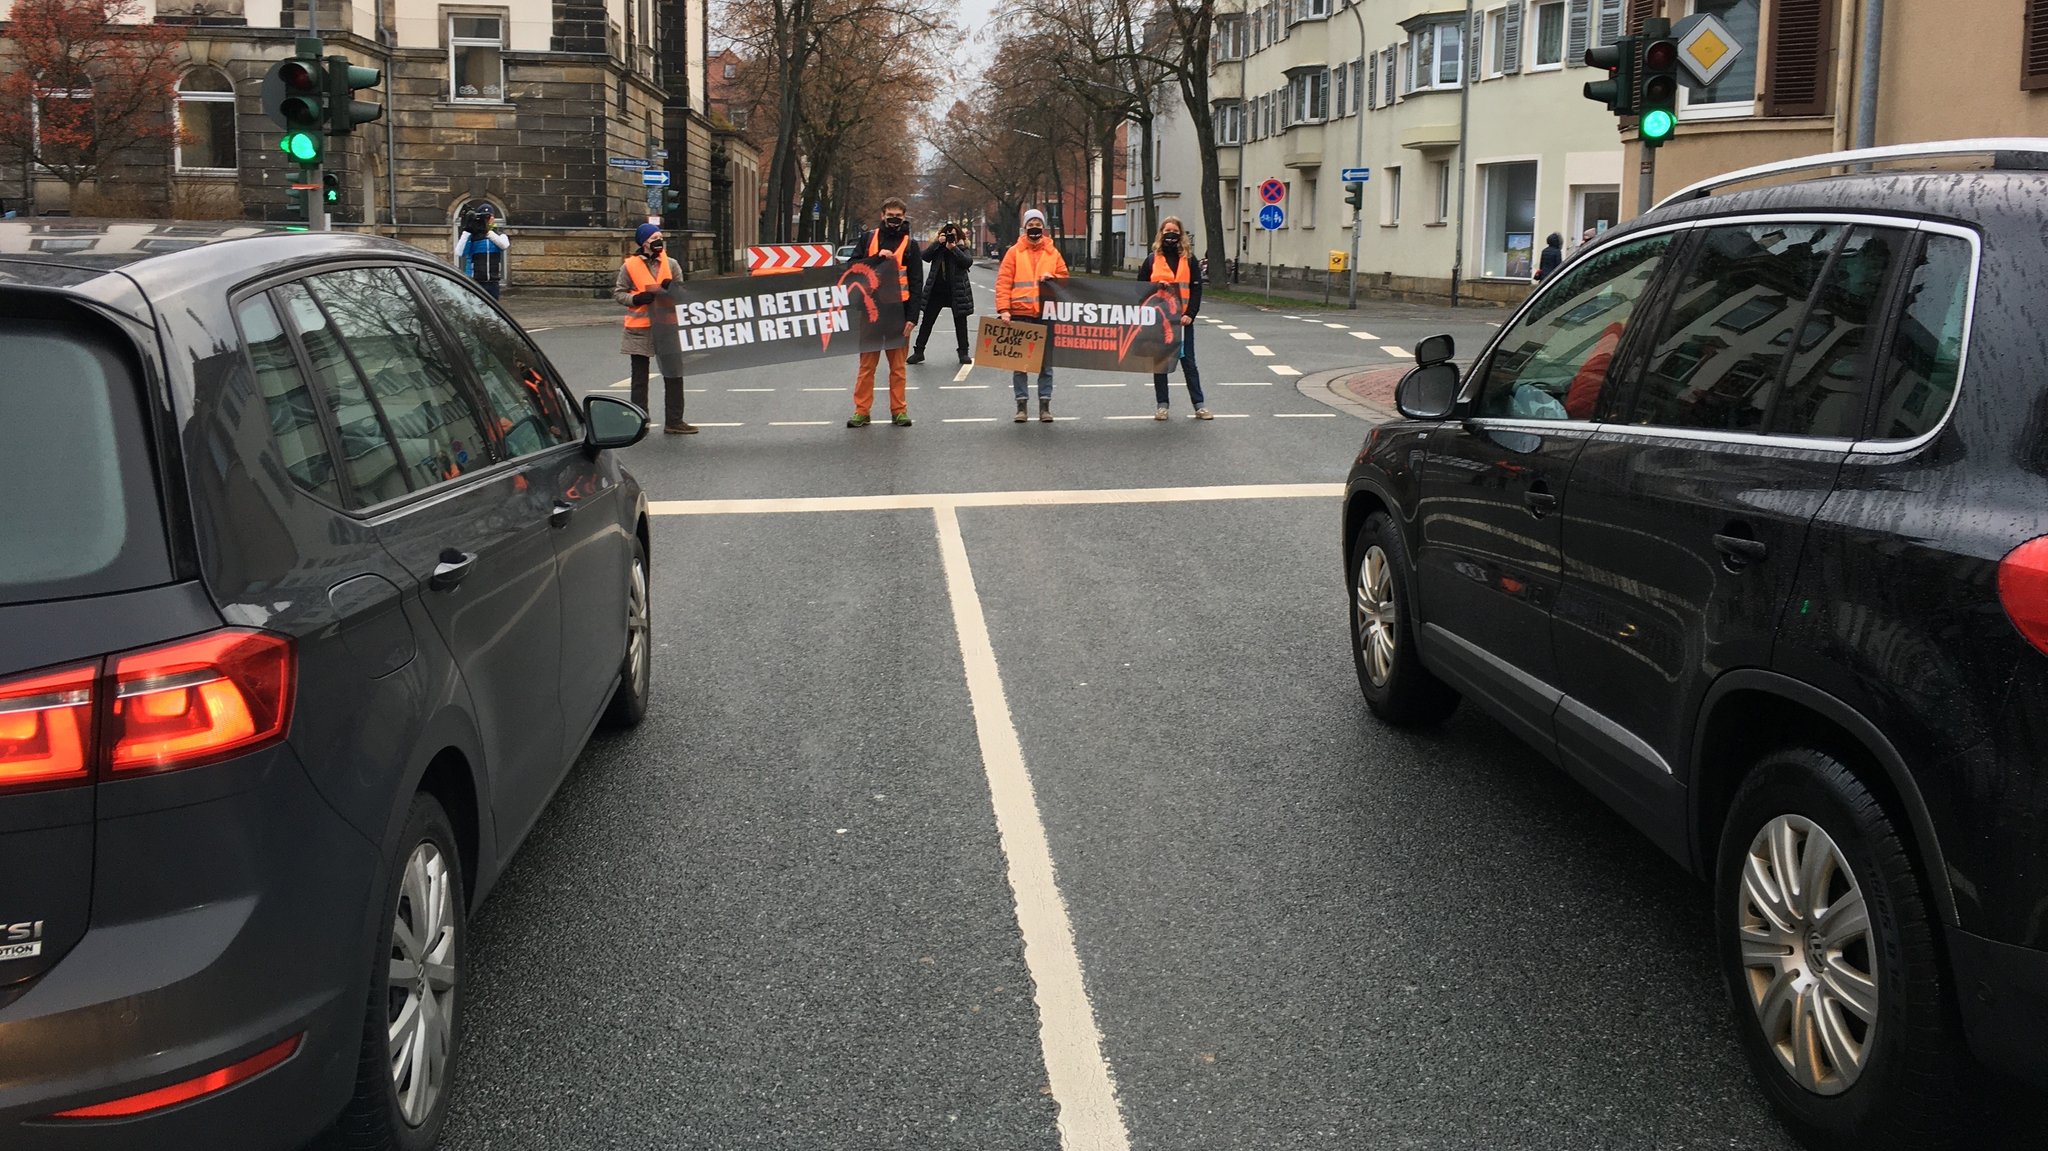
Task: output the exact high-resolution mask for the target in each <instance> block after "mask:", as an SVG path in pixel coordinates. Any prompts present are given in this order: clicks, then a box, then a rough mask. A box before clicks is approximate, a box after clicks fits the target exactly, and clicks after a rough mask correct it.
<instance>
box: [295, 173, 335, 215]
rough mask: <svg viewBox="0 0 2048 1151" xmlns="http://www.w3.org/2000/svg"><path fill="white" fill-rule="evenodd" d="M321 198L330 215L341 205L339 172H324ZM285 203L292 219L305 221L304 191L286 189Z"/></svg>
mask: <svg viewBox="0 0 2048 1151" xmlns="http://www.w3.org/2000/svg"><path fill="white" fill-rule="evenodd" d="M320 198H321V200H322V201H323V202H325V203H326V205H327V211H328V212H329V213H330V214H332V213H333V211H334V209H335V208H336V207H337V206H339V205H340V203H341V174H340V173H339V172H323V173H322V174H321V176H320ZM284 202H285V206H286V207H287V208H288V209H290V211H291V217H292V219H294V220H303V219H305V218H306V193H305V192H304V191H303V190H301V189H299V188H296V187H294V188H289V189H286V191H285V194H284Z"/></svg>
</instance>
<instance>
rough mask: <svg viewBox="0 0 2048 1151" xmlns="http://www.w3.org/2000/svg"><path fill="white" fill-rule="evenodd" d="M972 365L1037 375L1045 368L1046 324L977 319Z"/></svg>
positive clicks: (983, 317)
mask: <svg viewBox="0 0 2048 1151" xmlns="http://www.w3.org/2000/svg"><path fill="white" fill-rule="evenodd" d="M975 319H976V320H977V321H978V323H979V326H978V327H977V328H976V329H975V335H974V366H975V367H977V368H1001V369H1003V370H1004V371H1010V372H1026V373H1036V372H1037V371H1038V369H1039V368H1041V367H1043V366H1044V365H1045V344H1046V340H1045V325H1044V324H1034V323H1032V322H1030V321H1029V320H999V319H997V318H995V317H994V316H977V317H975Z"/></svg>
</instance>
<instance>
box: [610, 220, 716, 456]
mask: <svg viewBox="0 0 2048 1151" xmlns="http://www.w3.org/2000/svg"><path fill="white" fill-rule="evenodd" d="M633 243H634V245H635V251H634V252H633V254H632V255H630V256H627V257H626V262H625V263H624V264H622V265H620V267H619V274H618V275H617V276H616V277H614V278H613V280H612V299H614V300H617V301H618V302H619V304H620V305H621V306H622V307H624V308H625V309H626V322H625V335H624V336H623V338H622V339H621V340H620V345H619V350H620V351H622V352H624V353H625V354H626V356H627V357H628V358H629V359H630V360H631V362H632V365H633V372H632V383H633V402H634V403H635V404H637V405H638V406H639V408H640V410H641V411H643V412H647V413H648V414H650V415H652V414H653V412H652V409H651V408H650V407H649V406H648V396H647V366H648V365H647V361H648V360H649V359H650V358H653V359H658V360H660V361H661V365H660V366H661V384H662V415H663V417H664V422H663V423H662V426H661V430H662V431H664V432H667V433H668V434H670V435H678V436H688V435H695V434H696V432H697V429H696V427H695V426H694V425H692V424H690V423H689V422H687V421H685V420H684V419H683V346H682V341H681V339H680V337H679V336H678V335H677V332H676V299H675V285H676V281H677V280H678V279H680V278H682V274H683V270H682V268H681V267H680V266H679V265H677V263H676V262H675V261H674V260H672V259H670V258H669V256H668V253H667V248H668V245H667V243H666V241H665V240H664V239H663V238H662V234H661V228H660V227H659V226H657V225H654V224H642V225H640V227H639V228H637V229H635V230H634V232H633Z"/></svg>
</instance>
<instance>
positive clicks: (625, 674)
mask: <svg viewBox="0 0 2048 1151" xmlns="http://www.w3.org/2000/svg"><path fill="white" fill-rule="evenodd" d="M653 603H654V585H653V582H652V574H651V573H650V572H649V571H648V568H647V548H646V546H645V545H643V544H642V543H641V542H640V540H639V539H638V538H637V537H636V538H635V539H634V540H633V565H632V567H631V568H629V569H627V573H626V657H625V659H624V660H623V661H622V662H621V663H620V664H619V686H618V687H616V688H613V689H612V698H611V702H610V703H608V704H606V705H605V709H604V719H603V724H604V726H605V727H608V728H612V729H614V730H623V729H625V728H629V727H636V726H638V725H639V723H640V721H641V720H642V719H645V718H646V717H647V700H648V697H649V696H650V695H651V694H652V693H653V691H654V628H653V624H652V618H653V617H652V614H651V608H652V606H653Z"/></svg>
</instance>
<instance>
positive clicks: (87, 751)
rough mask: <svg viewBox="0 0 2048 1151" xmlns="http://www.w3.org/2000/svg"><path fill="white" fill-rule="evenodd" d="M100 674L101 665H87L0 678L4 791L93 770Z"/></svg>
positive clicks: (0, 776) (0, 761)
mask: <svg viewBox="0 0 2048 1151" xmlns="http://www.w3.org/2000/svg"><path fill="white" fill-rule="evenodd" d="M98 676H99V665H98V664H83V665H80V666H78V667H70V668H65V669H63V670H62V671H54V672H38V673H37V674H35V675H32V676H28V677H26V678H24V679H17V680H9V681H4V682H0V790H4V789H7V788H11V787H33V786H37V785H41V784H51V783H68V782H72V781H77V780H83V779H85V778H86V777H87V776H88V775H90V774H91V772H92V759H93V756H92V712H93V707H92V697H93V681H94V680H95V679H97V678H98Z"/></svg>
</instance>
